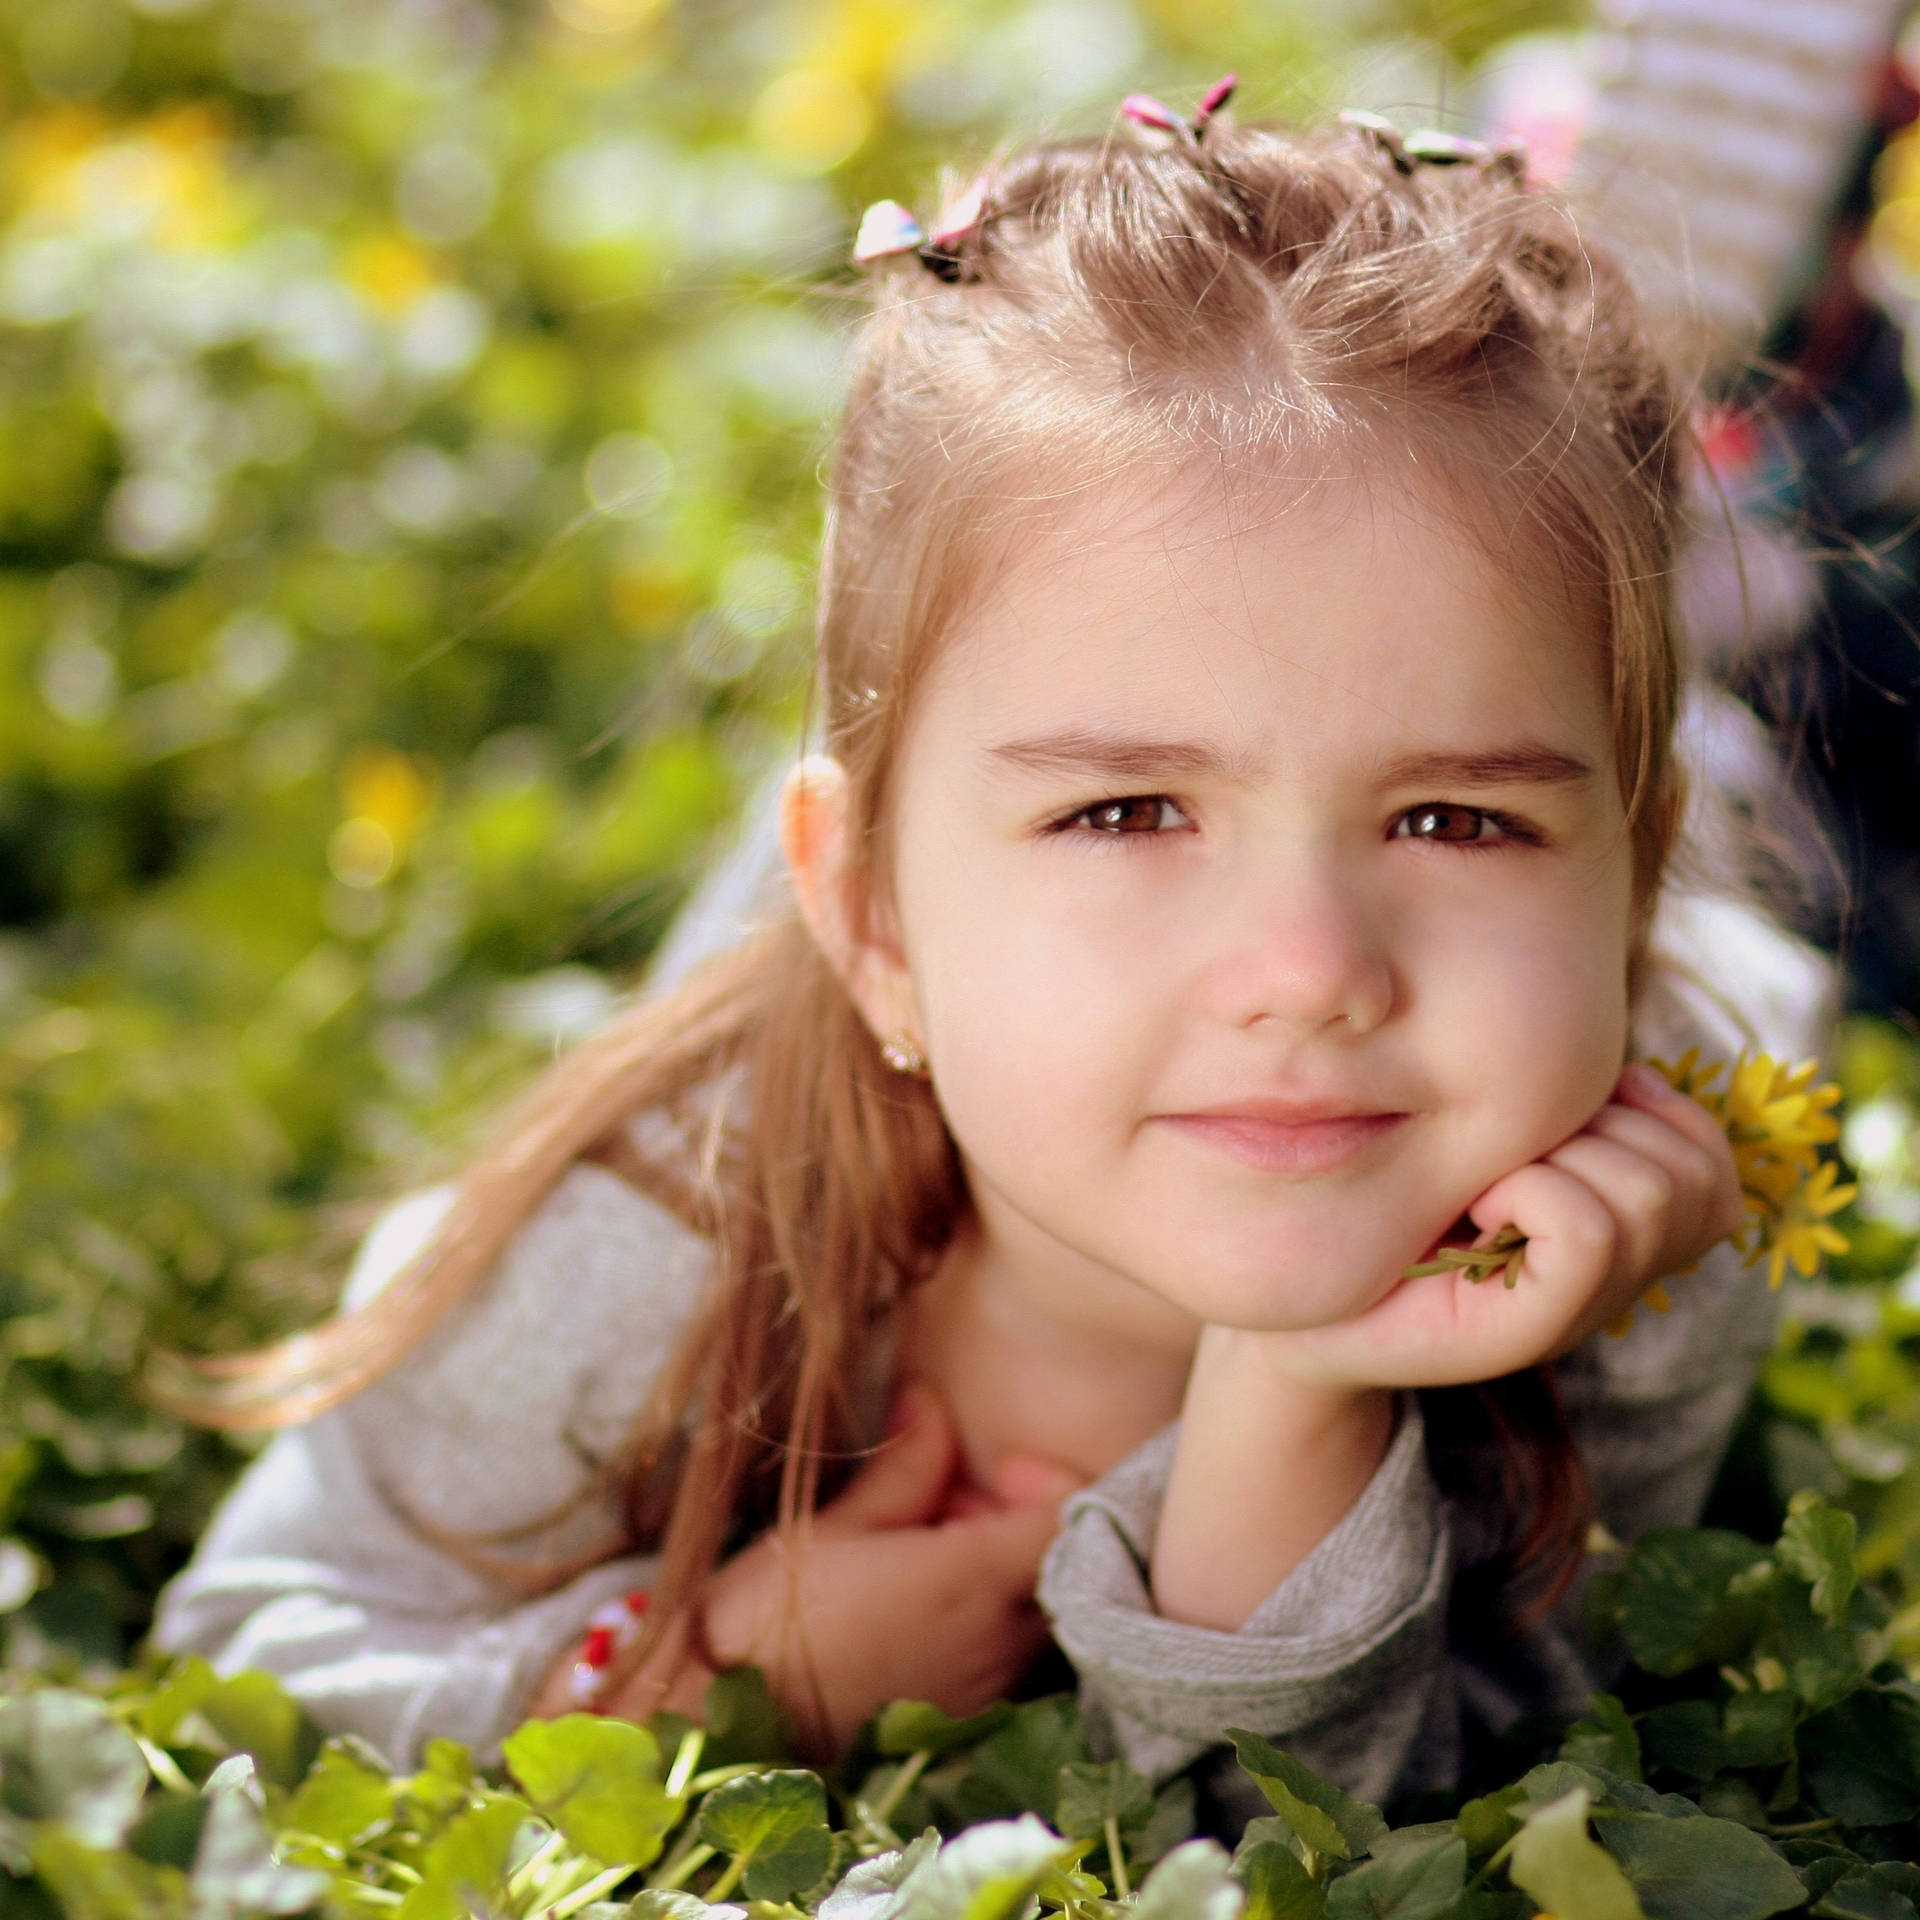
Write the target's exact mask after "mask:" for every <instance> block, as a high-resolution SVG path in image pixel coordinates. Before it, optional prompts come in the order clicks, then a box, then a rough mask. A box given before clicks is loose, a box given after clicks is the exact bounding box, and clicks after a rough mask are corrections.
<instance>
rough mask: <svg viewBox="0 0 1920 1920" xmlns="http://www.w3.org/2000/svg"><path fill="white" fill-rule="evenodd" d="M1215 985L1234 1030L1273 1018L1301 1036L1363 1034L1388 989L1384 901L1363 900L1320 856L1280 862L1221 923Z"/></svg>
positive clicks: (1351, 881)
mask: <svg viewBox="0 0 1920 1920" xmlns="http://www.w3.org/2000/svg"><path fill="white" fill-rule="evenodd" d="M1222 924H1223V930H1224V932H1225V935H1226V938H1225V941H1224V943H1223V946H1222V948H1221V950H1220V952H1219V958H1218V970H1217V973H1216V980H1217V984H1218V988H1219V993H1220V996H1221V998H1220V1004H1221V1006H1222V1008H1223V1011H1224V1012H1225V1013H1226V1016H1227V1018H1228V1019H1229V1020H1230V1021H1231V1023H1232V1024H1234V1025H1236V1026H1249V1027H1250V1026H1253V1025H1255V1024H1257V1023H1258V1022H1261V1021H1269V1020H1270V1021H1276V1022H1279V1023H1281V1024H1283V1025H1285V1026H1287V1027H1290V1028H1293V1029H1294V1030H1296V1031H1298V1032H1302V1033H1311V1032H1317V1031H1319V1030H1321V1029H1323V1028H1326V1027H1331V1026H1339V1025H1343V1024H1344V1025H1345V1027H1346V1028H1347V1029H1348V1030H1349V1031H1351V1032H1358V1033H1369V1032H1371V1031H1372V1030H1373V1029H1374V1028H1375V1027H1378V1026H1379V1025H1380V1024H1381V1022H1382V1021H1384V1020H1385V1019H1386V1018H1387V1016H1388V1014H1389V1013H1390V1012H1391V1011H1392V1010H1393V1006H1394V1001H1395V998H1396V995H1397V992H1398V988H1397V985H1396V972H1395V967H1394V964H1393V955H1392V951H1391V944H1390V940H1389V937H1388V935H1389V927H1388V916H1387V914H1386V912H1385V911H1384V903H1375V902H1370V901H1369V900H1368V899H1367V898H1366V897H1365V895H1364V893H1363V891H1362V890H1361V888H1360V887H1359V886H1358V885H1357V884H1356V880H1355V877H1354V875H1353V874H1352V873H1351V872H1350V871H1343V870H1342V863H1341V862H1340V861H1339V860H1338V859H1337V858H1336V857H1334V856H1333V855H1332V854H1331V853H1329V854H1328V855H1327V856H1326V857H1324V858H1321V859H1317V860H1312V861H1301V862H1289V863H1288V869H1287V871H1286V873H1285V874H1282V875H1272V874H1269V875H1265V876H1263V877H1262V879H1261V881H1260V882H1258V883H1255V884H1249V885H1248V886H1246V887H1245V888H1243V889H1242V892H1241V910H1240V911H1239V912H1236V913H1232V914H1229V915H1227V916H1225V918H1224V919H1223V923H1222Z"/></svg>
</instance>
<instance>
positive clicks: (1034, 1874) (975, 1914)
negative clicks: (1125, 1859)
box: [890, 1813, 1074, 1920]
mask: <svg viewBox="0 0 1920 1920" xmlns="http://www.w3.org/2000/svg"><path fill="white" fill-rule="evenodd" d="M1073 1853H1074V1848H1073V1847H1072V1846H1071V1845H1070V1844H1068V1843H1066V1842H1064V1841H1062V1840H1061V1838H1060V1836H1059V1835H1058V1834H1056V1833H1052V1832H1049V1831H1048V1829H1047V1828H1046V1827H1045V1826H1044V1825H1042V1824H1041V1822H1040V1821H1039V1820H1038V1819H1036V1818H1035V1817H1034V1815H1032V1814H1030V1813H1029V1814H1023V1815H1022V1816H1021V1817H1020V1818H1019V1819H1018V1820H991V1821H988V1822H987V1823H986V1824H985V1825H984V1826H978V1827H969V1828H968V1829H967V1831H966V1832H965V1833H962V1834H959V1835H957V1836H956V1837H955V1838H954V1839H952V1840H949V1841H948V1842H947V1844H946V1845H945V1846H944V1847H942V1848H941V1849H940V1850H939V1852H938V1853H936V1854H934V1855H932V1856H931V1857H930V1858H929V1859H926V1860H923V1861H922V1862H921V1863H920V1865H919V1866H918V1867H916V1868H915V1869H914V1870H913V1872H912V1873H910V1874H909V1875H908V1876H907V1878H906V1879H905V1880H904V1881H903V1882H902V1883H901V1887H900V1891H899V1894H898V1896H897V1899H898V1904H897V1905H896V1906H895V1907H894V1908H893V1910H892V1913H891V1915H890V1920H1016V1916H1017V1915H1020V1914H1023V1913H1024V1912H1025V1911H1026V1908H1027V1903H1028V1902H1029V1901H1030V1900H1031V1899H1032V1898H1033V1896H1034V1893H1035V1890H1036V1889H1037V1888H1038V1887H1039V1885H1040V1883H1041V1882H1042V1881H1043V1880H1045V1879H1046V1877H1047V1875H1048V1874H1049V1873H1050V1872H1052V1870H1053V1869H1054V1867H1056V1866H1058V1865H1061V1864H1063V1863H1064V1862H1065V1861H1067V1860H1069V1859H1071V1858H1072V1857H1073Z"/></svg>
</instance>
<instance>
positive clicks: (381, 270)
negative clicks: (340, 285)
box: [343, 233, 437, 313]
mask: <svg viewBox="0 0 1920 1920" xmlns="http://www.w3.org/2000/svg"><path fill="white" fill-rule="evenodd" d="M343 268H344V272H345V277H346V279H347V281H348V283H349V285H351V286H353V287H355V288H357V289H358V290H359V291H360V292H361V293H362V294H364V295H365V296H366V298H367V300H368V302H369V303H370V304H371V305H373V306H375V307H378V308H379V309H380V311H381V312H382V313H405V312H406V310H407V309H408V308H409V307H410V306H412V305H413V303H414V302H415V301H416V300H418V299H419V298H420V296H421V295H422V294H423V293H426V292H428V291H429V290H430V289H431V288H432V287H433V285H434V283H435V280H436V278H437V276H436V275H435V273H434V269H433V262H432V260H431V259H430V258H429V257H428V255H427V253H426V251H425V250H424V249H423V248H421V247H417V246H415V245H414V243H413V242H412V241H411V240H409V239H408V238H407V237H406V236H405V235H404V234H399V233H376V234H369V235H367V236H366V237H365V238H364V239H360V240H356V241H355V242H354V244H353V245H352V246H351V247H349V248H348V249H347V257H346V259H345V261H344V262H343Z"/></svg>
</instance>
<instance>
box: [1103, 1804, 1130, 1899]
mask: <svg viewBox="0 0 1920 1920" xmlns="http://www.w3.org/2000/svg"><path fill="white" fill-rule="evenodd" d="M1106 1831H1107V1865H1108V1866H1109V1867H1111V1868H1112V1869H1113V1892H1114V1897H1115V1898H1116V1899H1119V1900H1131V1899H1132V1898H1133V1883H1132V1881H1130V1880H1129V1879H1128V1878H1127V1850H1126V1848H1125V1847H1123V1846H1122V1845H1121V1844H1120V1822H1119V1821H1118V1820H1116V1819H1115V1818H1114V1817H1113V1815H1112V1814H1108V1815H1107V1819H1106Z"/></svg>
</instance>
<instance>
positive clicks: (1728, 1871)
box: [1595, 1813, 1806, 1920]
mask: <svg viewBox="0 0 1920 1920" xmlns="http://www.w3.org/2000/svg"><path fill="white" fill-rule="evenodd" d="M1595 1826H1596V1827H1597V1828H1598V1831H1599V1834H1600V1844H1601V1845H1602V1846H1604V1847H1605V1848H1606V1850H1607V1851H1608V1852H1609V1853H1610V1854H1612V1856H1613V1857H1614V1859H1615V1860H1617V1861H1618V1862H1619V1863H1620V1866H1621V1868H1622V1869H1623V1870H1624V1871H1625V1873H1626V1876H1627V1878H1628V1879H1629V1880H1631V1881H1632V1882H1633V1890H1634V1892H1635V1893H1636V1894H1638V1895H1639V1898H1640V1904H1641V1905H1642V1906H1643V1907H1644V1908H1645V1909H1646V1910H1647V1913H1648V1915H1649V1920H1764V1917H1765V1916H1766V1915H1767V1914H1770V1913H1784V1912H1786V1910H1787V1909H1788V1908H1789V1907H1797V1906H1798V1905H1799V1904H1800V1903H1801V1901H1802V1900H1803V1899H1804V1898H1805V1897H1806V1889H1805V1888H1804V1887H1803V1886H1802V1885H1801V1884H1800V1876H1799V1875H1798V1874H1797V1873H1795V1872H1794V1870H1793V1869H1792V1868H1791V1867H1790V1866H1788V1865H1787V1863H1786V1862H1785V1861H1784V1860H1782V1859H1781V1858H1780V1856H1779V1855H1778V1854H1777V1853H1775V1852H1774V1850H1773V1849H1772V1848H1771V1847H1770V1846H1768V1845H1767V1843H1766V1841H1764V1840H1763V1839H1762V1838H1761V1837H1760V1836H1759V1835H1758V1834H1757V1833H1754V1832H1751V1831H1750V1830H1749V1829H1747V1828H1746V1827H1741V1826H1736V1825H1735V1824H1734V1823H1733V1822H1732V1821H1731V1820H1713V1819H1709V1818H1708V1817H1707V1816H1706V1815H1705V1814H1697V1815H1695V1816H1693V1817H1692V1818H1691V1819H1679V1820H1674V1819H1663V1818H1661V1817H1659V1816H1658V1815H1649V1814H1631V1813H1625V1814H1623V1813H1609V1814H1606V1815H1605V1816H1604V1817H1602V1818H1599V1819H1597V1820H1596V1821H1595Z"/></svg>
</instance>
